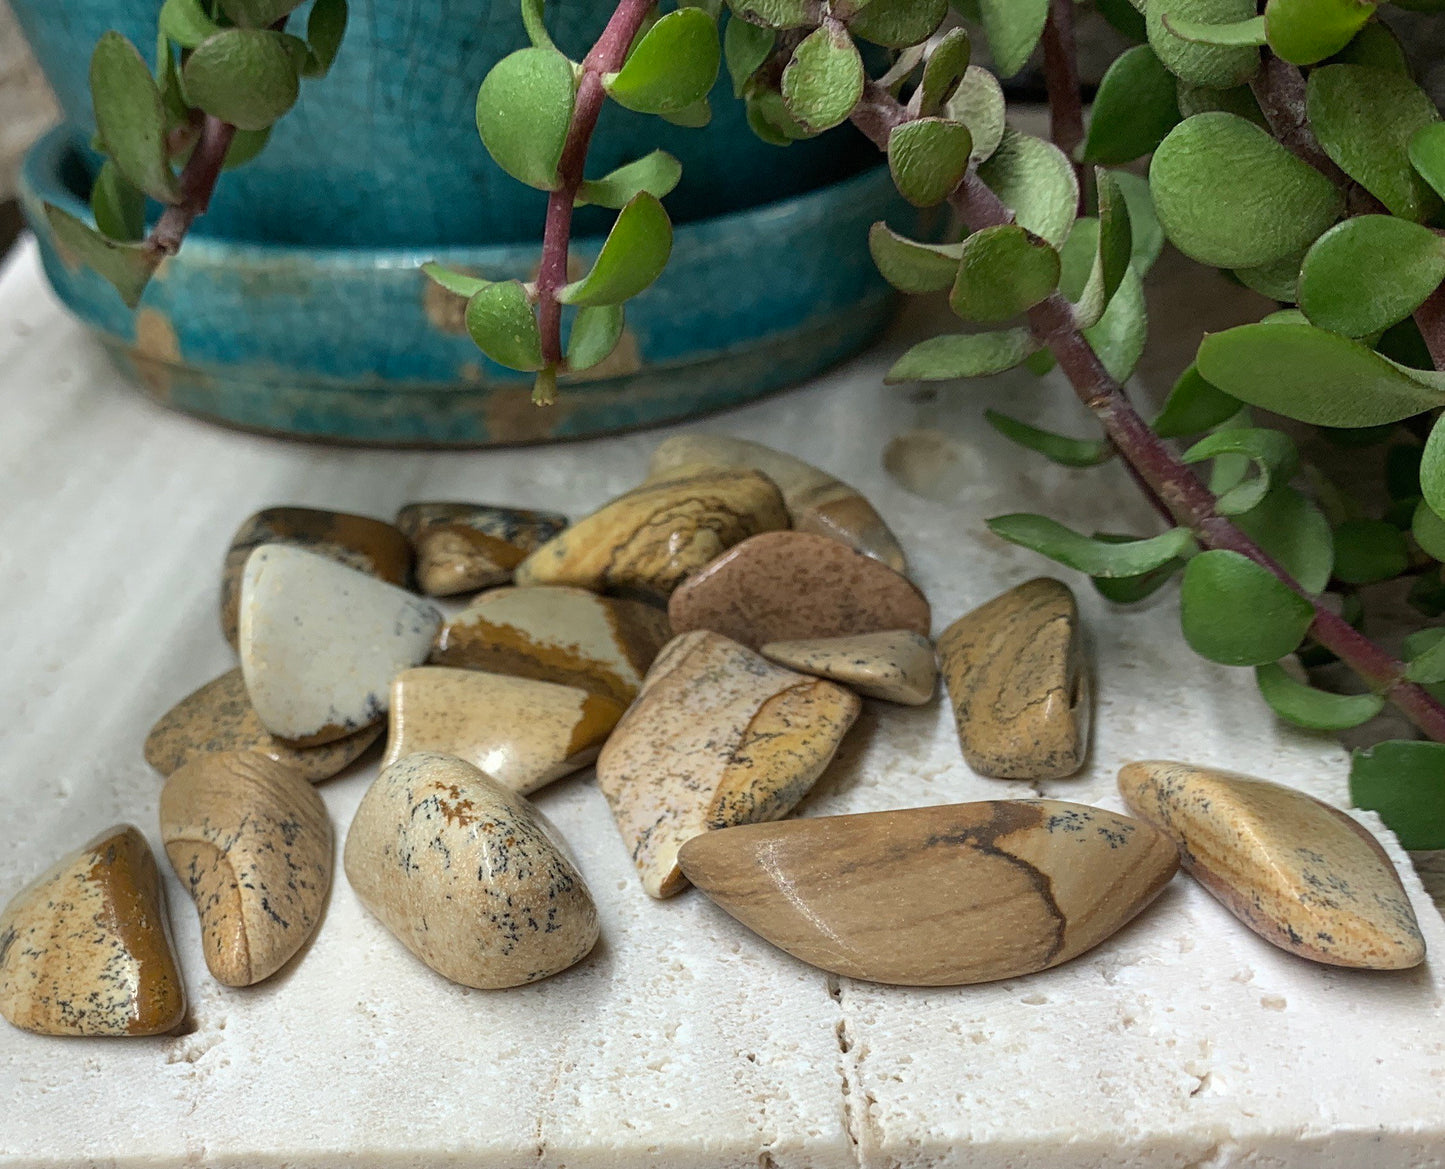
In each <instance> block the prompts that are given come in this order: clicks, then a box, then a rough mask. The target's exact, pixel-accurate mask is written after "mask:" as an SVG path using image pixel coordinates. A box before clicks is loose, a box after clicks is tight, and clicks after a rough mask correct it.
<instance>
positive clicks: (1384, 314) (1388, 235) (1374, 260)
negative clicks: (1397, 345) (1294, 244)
mask: <svg viewBox="0 0 1445 1169" xmlns="http://www.w3.org/2000/svg"><path fill="white" fill-rule="evenodd" d="M1442 280H1445V239H1441V238H1440V237H1439V236H1437V235H1436V234H1435V233H1434V232H1433V231H1431V230H1430V229H1429V228H1427V227H1421V226H1420V225H1419V224H1417V223H1411V222H1410V221H1409V220H1408V219H1398V218H1396V217H1394V216H1391V215H1360V216H1356V217H1355V218H1353V219H1347V220H1345V221H1344V222H1343V223H1339V224H1336V225H1335V226H1334V227H1332V228H1330V230H1329V231H1327V232H1325V234H1324V235H1322V236H1320V238H1319V239H1317V240H1316V241H1315V243H1314V246H1313V247H1311V248H1310V250H1309V252H1308V253H1307V254H1306V255H1305V260H1304V266H1303V267H1302V269H1301V270H1300V281H1299V305H1300V308H1301V309H1302V310H1304V314H1305V316H1307V317H1308V318H1309V319H1310V321H1311V322H1313V323H1314V324H1316V325H1319V326H1320V328H1322V329H1332V330H1333V331H1334V332H1336V333H1344V334H1345V335H1346V336H1349V337H1364V336H1366V335H1368V334H1370V333H1378V332H1380V331H1382V330H1384V329H1386V328H1388V327H1389V326H1391V325H1393V324H1395V322H1397V321H1401V320H1404V319H1405V318H1406V317H1408V316H1409V315H1410V314H1411V313H1412V312H1414V311H1415V309H1417V308H1418V307H1419V306H1420V304H1421V303H1422V302H1423V301H1424V300H1425V298H1426V297H1428V296H1429V295H1430V294H1431V293H1432V292H1434V291H1435V289H1436V288H1437V287H1439V285H1440V282H1441V281H1442Z"/></svg>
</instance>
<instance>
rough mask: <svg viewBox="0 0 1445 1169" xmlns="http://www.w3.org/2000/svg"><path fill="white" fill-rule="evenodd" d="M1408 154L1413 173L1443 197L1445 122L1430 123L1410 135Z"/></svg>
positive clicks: (1444, 192) (1444, 182)
mask: <svg viewBox="0 0 1445 1169" xmlns="http://www.w3.org/2000/svg"><path fill="white" fill-rule="evenodd" d="M1409 154H1410V163H1411V165H1412V166H1414V168H1415V173H1416V174H1418V175H1419V176H1420V177H1421V178H1422V179H1424V180H1425V181H1426V182H1427V183H1429V184H1430V187H1431V189H1432V190H1434V192H1435V193H1436V194H1437V195H1440V196H1445V122H1431V123H1430V124H1429V125H1428V126H1421V127H1420V128H1419V129H1418V130H1416V131H1415V132H1414V133H1413V134H1412V135H1410V147H1409Z"/></svg>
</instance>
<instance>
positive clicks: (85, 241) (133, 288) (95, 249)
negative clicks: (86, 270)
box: [44, 203, 160, 308]
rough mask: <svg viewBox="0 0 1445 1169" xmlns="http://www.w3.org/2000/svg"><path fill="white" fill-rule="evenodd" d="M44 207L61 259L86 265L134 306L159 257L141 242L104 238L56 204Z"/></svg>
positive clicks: (47, 204) (128, 304)
mask: <svg viewBox="0 0 1445 1169" xmlns="http://www.w3.org/2000/svg"><path fill="white" fill-rule="evenodd" d="M44 208H45V217H46V219H48V220H49V221H50V230H51V231H53V232H54V233H55V243H56V246H57V249H58V250H59V251H60V253H61V257H62V259H64V260H65V261H66V262H67V263H70V264H87V265H89V266H90V267H91V268H93V269H94V270H95V271H96V272H97V273H98V274H99V275H101V276H102V277H104V278H105V279H106V280H107V281H108V282H109V283H110V284H111V286H112V287H114V288H115V290H116V291H117V292H118V293H120V298H121V300H123V301H124V302H125V305H126V307H127V308H135V307H136V305H138V304H139V303H140V298H141V293H143V292H144V291H145V288H146V285H147V284H148V283H149V282H150V278H151V276H152V275H153V274H154V273H155V270H156V267H157V265H158V264H159V263H160V257H159V256H158V255H157V254H156V253H154V252H151V251H149V250H147V249H146V248H145V247H143V246H141V245H140V244H134V243H116V242H115V241H114V240H109V239H106V238H105V236H103V235H101V234H100V232H98V231H96V230H95V229H94V228H93V227H91V226H90V225H89V224H88V223H82V222H81V221H80V220H79V219H77V218H75V216H73V215H71V214H69V213H68V212H65V211H62V210H61V209H60V208H59V207H54V206H52V205H51V204H49V203H46V204H45V205H44Z"/></svg>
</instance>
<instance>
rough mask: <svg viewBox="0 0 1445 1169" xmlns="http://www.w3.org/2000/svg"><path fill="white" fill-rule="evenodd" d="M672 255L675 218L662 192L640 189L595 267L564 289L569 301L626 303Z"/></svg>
mask: <svg viewBox="0 0 1445 1169" xmlns="http://www.w3.org/2000/svg"><path fill="white" fill-rule="evenodd" d="M671 254H672V221H671V220H669V219H668V217H667V212H666V211H664V210H663V209H662V204H661V203H659V202H658V201H657V198H656V196H653V195H650V194H648V193H647V192H646V191H639V192H638V193H637V194H636V195H634V196H633V197H632V199H630V200H629V201H628V203H627V205H626V206H625V207H623V208H622V210H621V212H619V213H618V216H617V221H616V222H615V223H614V224H613V225H612V230H611V231H610V232H608V233H607V239H606V240H605V241H603V244H602V250H601V251H600V252H599V253H598V254H597V259H596V261H595V262H594V263H593V265H592V270H591V271H590V272H588V273H587V275H586V276H584V277H583V278H582V279H581V280H578V281H575V282H574V283H572V284H568V285H566V286H564V287H563V288H562V290H561V291H560V292H558V294H557V299H558V300H560V301H561V302H562V303H563V304H575V305H582V306H589V307H591V306H596V305H606V304H621V303H622V302H623V301H624V300H627V299H629V298H630V297H634V296H636V295H637V294H638V293H639V292H641V291H642V290H643V289H644V288H646V287H647V286H648V285H649V284H651V283H652V282H653V281H654V280H656V279H657V278H658V276H660V275H661V274H662V270H663V269H664V268H665V267H667V259H668V257H669V256H670V255H671Z"/></svg>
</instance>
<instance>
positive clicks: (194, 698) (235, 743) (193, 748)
mask: <svg viewBox="0 0 1445 1169" xmlns="http://www.w3.org/2000/svg"><path fill="white" fill-rule="evenodd" d="M381 732H382V727H381V725H380V724H378V725H376V726H372V727H367V728H366V729H364V730H360V731H357V732H356V733H355V734H354V735H347V736H346V738H344V739H337V740H336V741H335V742H332V743H323V744H322V745H321V746H319V747H292V746H289V745H287V744H286V743H283V742H282V741H281V740H280V739H278V738H276V737H275V736H274V735H272V734H271V732H270V731H268V730H267V729H266V728H265V727H264V726H262V725H261V720H260V719H259V718H257V717H256V711H255V708H254V707H252V705H251V699H250V698H249V697H248V696H247V694H246V680H245V678H244V677H242V675H241V671H240V670H239V669H235V670H228V671H226V673H224V674H222V675H221V676H220V677H219V678H217V679H215V680H214V681H211V682H207V683H206V684H205V685H204V686H202V687H201V688H200V689H199V690H197V691H196V692H195V693H194V694H191V695H189V696H188V697H186V698H183V699H181V701H180V702H178V703H176V705H175V706H173V707H171V709H170V710H168V711H166V713H165V714H163V715H161V717H160V719H159V720H157V722H156V724H155V726H153V727H151V732H150V734H149V735H147V736H146V741H145V757H146V762H147V763H149V764H150V765H151V766H152V767H154V768H155V769H156V770H157V771H159V772H160V773H161V774H162V775H170V774H171V773H172V772H173V771H178V770H179V769H180V768H182V767H184V766H185V765H186V764H187V763H189V762H190V761H191V760H192V759H194V758H196V757H197V756H198V755H211V754H220V753H222V752H225V751H255V752H256V753H257V754H260V755H265V756H266V757H267V758H268V759H274V760H276V762H278V763H283V764H285V765H286V766H287V767H289V768H291V769H292V770H293V771H296V772H298V773H299V774H301V775H303V776H305V777H306V778H307V779H309V780H311V781H312V782H316V781H318V780H322V779H330V778H331V777H332V776H333V775H335V774H336V773H337V772H338V771H341V770H342V769H344V768H346V767H348V766H349V765H350V764H351V763H353V762H354V761H355V760H356V759H357V758H358V757H360V756H361V754H362V753H363V752H364V751H365V750H366V749H367V748H368V747H370V746H371V744H372V743H374V742H376V740H377V739H378V738H379V737H380V736H381Z"/></svg>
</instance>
